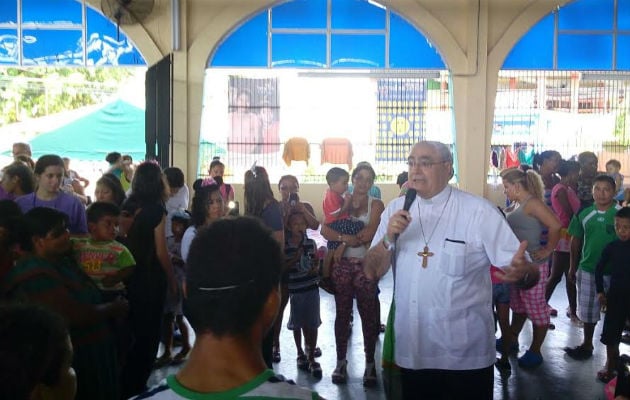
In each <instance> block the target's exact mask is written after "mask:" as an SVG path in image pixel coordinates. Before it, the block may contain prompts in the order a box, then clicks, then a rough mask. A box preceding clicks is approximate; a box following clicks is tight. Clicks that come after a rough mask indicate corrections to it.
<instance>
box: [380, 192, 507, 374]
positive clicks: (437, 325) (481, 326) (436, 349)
mask: <svg viewBox="0 0 630 400" xmlns="http://www.w3.org/2000/svg"><path fill="white" fill-rule="evenodd" d="M404 200H405V199H404V197H399V198H397V199H395V200H393V201H392V202H391V203H390V204H389V205H388V206H387V208H386V209H385V211H384V212H383V214H382V216H381V222H380V225H379V227H378V230H377V232H376V235H375V236H374V239H373V241H372V246H375V245H377V244H378V243H379V241H380V240H381V239H382V238H383V236H384V235H385V233H386V232H387V224H388V222H389V218H390V216H391V215H392V214H394V213H395V212H396V211H398V210H400V209H402V207H403V203H404ZM442 210H444V211H442ZM409 212H410V213H411V218H412V221H411V223H410V224H409V226H408V227H407V229H406V230H405V231H404V232H403V233H402V234H401V235H400V237H399V238H398V240H397V242H396V250H395V251H396V257H397V261H396V271H395V302H396V318H395V323H394V332H395V340H396V342H395V353H394V354H395V360H396V363H397V364H398V365H399V366H401V367H403V368H409V369H427V368H431V369H447V370H470V369H478V368H486V367H488V366H490V365H492V364H493V363H494V361H495V357H496V352H495V346H494V320H493V315H492V284H491V282H490V264H493V265H496V266H499V267H501V266H507V265H509V264H510V262H511V260H512V257H513V256H514V254H515V253H516V251H517V250H518V247H519V241H518V239H517V238H516V236H514V234H513V233H512V230H511V229H510V227H509V225H508V224H507V222H506V221H505V218H504V217H503V216H502V215H501V213H500V212H499V210H498V209H497V208H496V207H495V206H494V205H493V204H491V203H490V202H489V201H487V200H485V199H483V198H481V197H478V196H475V195H472V194H469V193H466V192H463V191H460V190H458V189H455V188H451V186H447V187H446V188H445V189H444V190H443V191H442V192H440V193H439V194H437V195H436V196H434V197H433V198H431V199H428V200H427V199H422V198H421V197H420V196H417V197H416V200H415V201H414V202H413V204H412V205H411V208H410V210H409ZM440 215H441V217H440ZM420 221H422V229H421V224H420ZM422 230H424V239H423V233H422ZM425 242H427V243H426V245H427V246H428V247H429V251H430V252H432V253H433V255H432V256H430V257H428V258H427V267H426V268H423V267H422V259H423V258H422V257H421V256H420V255H418V253H419V252H422V250H423V248H424V246H425ZM379 245H380V244H379Z"/></svg>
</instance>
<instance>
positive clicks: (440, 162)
mask: <svg viewBox="0 0 630 400" xmlns="http://www.w3.org/2000/svg"><path fill="white" fill-rule="evenodd" d="M407 164H408V165H409V187H410V188H413V189H416V191H417V192H418V194H419V195H420V196H421V197H423V198H431V197H433V196H435V195H436V194H438V193H440V192H441V191H442V189H444V188H445V187H446V185H447V184H448V181H449V179H450V178H451V169H452V163H451V162H450V161H446V160H445V159H444V158H443V157H442V155H441V154H440V152H439V151H437V149H435V148H434V147H433V146H432V145H430V144H426V143H419V144H416V145H415V146H414V147H413V149H412V150H411V153H410V154H409V158H408V159H407Z"/></svg>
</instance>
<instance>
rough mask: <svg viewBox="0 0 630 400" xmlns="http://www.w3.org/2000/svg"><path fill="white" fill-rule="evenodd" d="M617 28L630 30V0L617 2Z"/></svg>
mask: <svg viewBox="0 0 630 400" xmlns="http://www.w3.org/2000/svg"><path fill="white" fill-rule="evenodd" d="M617 29H619V30H622V31H630V0H622V1H619V2H618V3H617Z"/></svg>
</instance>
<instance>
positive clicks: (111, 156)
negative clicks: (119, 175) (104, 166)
mask: <svg viewBox="0 0 630 400" xmlns="http://www.w3.org/2000/svg"><path fill="white" fill-rule="evenodd" d="M121 157H122V155H121V154H120V153H119V152H117V151H112V152H111V153H107V155H106V156H105V161H107V162H108V163H110V164H115V163H117V162H118V160H120V158H121Z"/></svg>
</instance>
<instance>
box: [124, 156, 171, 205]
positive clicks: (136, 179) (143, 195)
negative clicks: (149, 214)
mask: <svg viewBox="0 0 630 400" xmlns="http://www.w3.org/2000/svg"><path fill="white" fill-rule="evenodd" d="M165 189H166V188H165V183H164V180H163V179H162V169H161V168H160V166H159V165H158V164H156V163H154V162H151V161H145V162H143V163H141V164H140V165H139V166H138V168H136V172H135V173H134V175H133V181H132V182H131V191H132V193H133V194H134V196H136V197H137V198H138V200H139V201H140V202H141V203H142V204H146V203H153V202H163V201H164V197H165V195H166V191H165Z"/></svg>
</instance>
